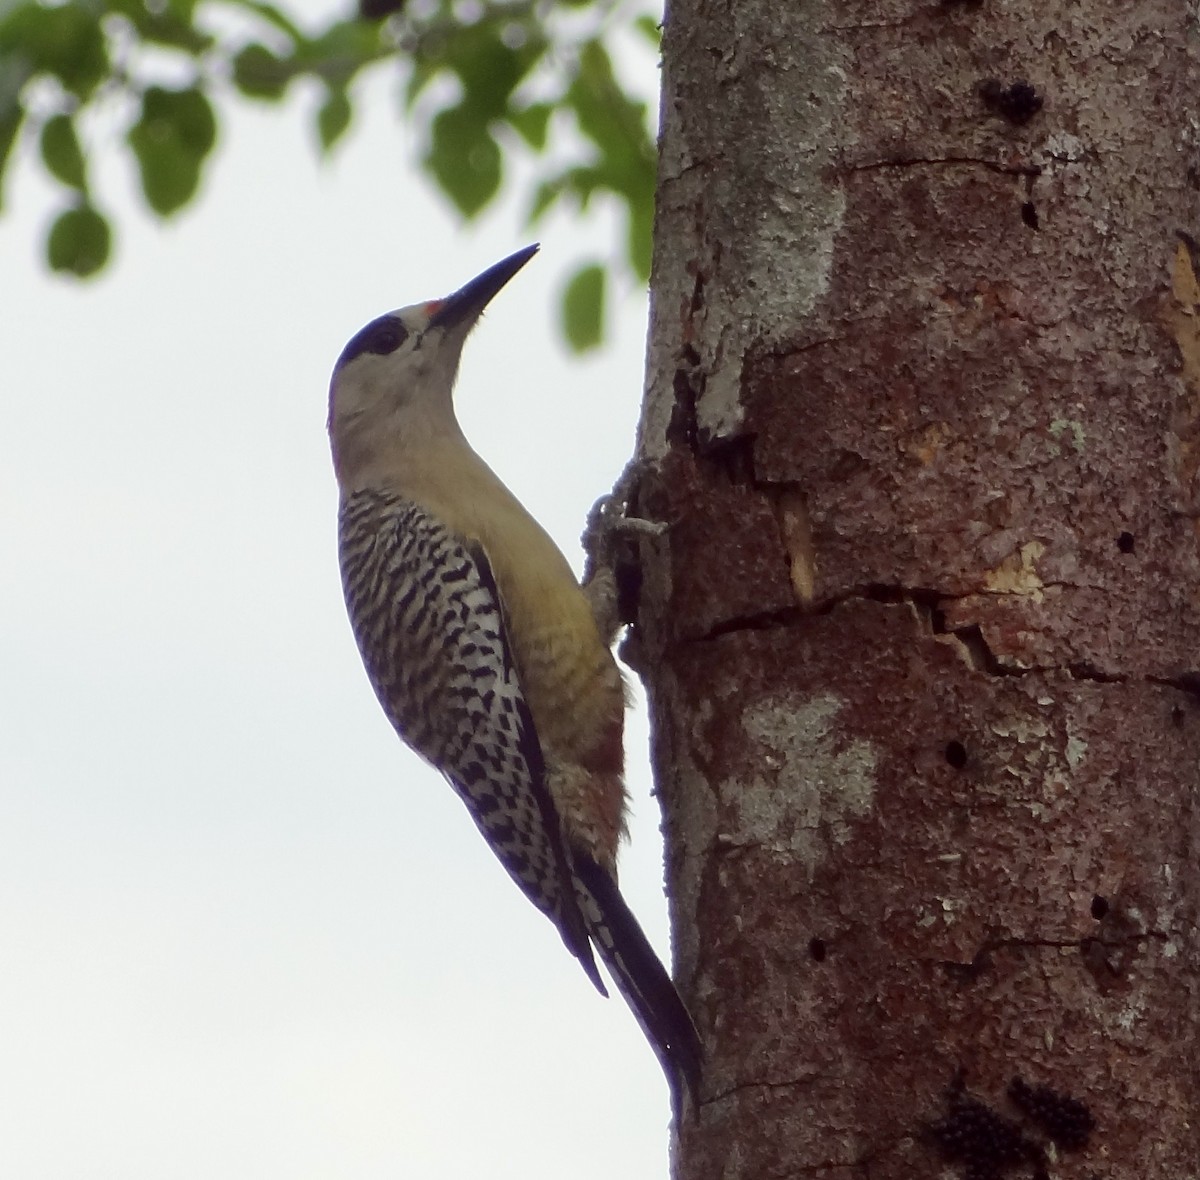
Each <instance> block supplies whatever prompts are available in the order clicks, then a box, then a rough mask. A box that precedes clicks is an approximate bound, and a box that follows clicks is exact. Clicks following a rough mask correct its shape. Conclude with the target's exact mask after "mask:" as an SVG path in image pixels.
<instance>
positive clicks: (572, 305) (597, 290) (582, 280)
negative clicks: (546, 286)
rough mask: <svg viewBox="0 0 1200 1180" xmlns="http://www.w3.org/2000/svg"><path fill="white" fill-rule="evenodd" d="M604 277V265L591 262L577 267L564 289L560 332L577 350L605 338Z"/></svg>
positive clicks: (591, 346) (592, 345)
mask: <svg viewBox="0 0 1200 1180" xmlns="http://www.w3.org/2000/svg"><path fill="white" fill-rule="evenodd" d="M604 279H605V274H604V267H602V266H599V265H597V264H595V263H593V264H592V265H591V266H585V267H582V268H581V269H580V270H577V271H576V272H575V274H574V275H572V276H571V281H570V282H569V283H568V284H567V289H566V291H564V292H563V299H562V327H563V335H564V336H566V338H567V343H568V344H569V345H570V346H571V348H573V349H574V350H575V351H576V352H586V351H587V350H588V349H589V348H596V347H597V346H598V345H599V344H600V342H601V341H602V340H603V339H604Z"/></svg>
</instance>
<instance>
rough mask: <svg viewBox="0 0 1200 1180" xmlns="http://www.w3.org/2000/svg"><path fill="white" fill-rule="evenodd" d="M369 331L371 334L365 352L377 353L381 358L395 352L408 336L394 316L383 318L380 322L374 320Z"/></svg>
mask: <svg viewBox="0 0 1200 1180" xmlns="http://www.w3.org/2000/svg"><path fill="white" fill-rule="evenodd" d="M369 330H370V333H371V334H370V336H369V337H368V339H367V352H377V353H379V354H380V355H381V356H386V355H387V354H388V353H389V352H395V351H396V349H397V348H399V347H400V345H401V344H403V343H404V338H405V336H407V335H408V333H407V332H405V330H404V325H403V324H402V323H401V322H400V321H399V320H398V319H396V318H395V317H394V316H385V317H384V318H383V319H381V320H376V321H375V322H374V323H373V324H372V325H371V327H370V329H369Z"/></svg>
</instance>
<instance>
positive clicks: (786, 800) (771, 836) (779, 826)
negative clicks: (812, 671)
mask: <svg viewBox="0 0 1200 1180" xmlns="http://www.w3.org/2000/svg"><path fill="white" fill-rule="evenodd" d="M844 705H845V702H844V701H843V700H841V699H840V698H839V697H836V696H833V695H821V696H815V697H810V698H808V699H797V698H796V697H794V696H787V697H783V698H776V699H771V698H767V699H760V700H758V701H755V702H754V703H753V704H752V705H750V706H749V707H748V708H747V709H746V711H745V712H744V714H743V716H742V726H743V729H744V730H745V733H746V737H747V740H748V742H749V744H750V750H751V755H752V757H754V758H755V759H756V761H757V764H758V766H759V767H760V770H759V772H758V773H756V774H753V775H751V776H749V777H748V778H746V779H745V780H743V781H741V782H739V783H726V784H724V786H723V789H722V794H725V795H727V797H729V798H730V799H731V801H732V802H733V806H734V809H735V812H736V817H737V819H736V825H735V827H736V831H735V832H733V833H730V839H732V840H734V841H736V842H737V843H745V844H753V845H756V846H759V847H762V848H766V849H769V850H772V851H775V852H779V853H783V854H785V855H787V856H789V857H792V858H794V859H796V860H797V861H799V862H800V863H801V864H802V865H804V866H805V868H806V870H807V873H808V877H809V879H810V880H811V879H812V877H813V874H814V873H815V871H816V869H817V867H818V866H819V865H820V864H821V862H822V861H823V860H824V859H825V858H826V856H827V855H828V854H829V852H830V851H831V850H832V849H833V848H834V847H835V846H838V845H841V844H845V843H846V841H847V840H848V839H849V838H850V835H851V825H852V821H853V820H854V819H856V818H859V817H862V816H865V815H866V814H867V813H868V812H869V811H870V808H871V805H872V802H873V799H874V794H875V770H876V765H877V763H878V755H877V753H876V750H875V748H874V746H873V745H872V744H871V743H870V742H867V741H864V740H862V739H861V738H849V737H847V736H846V735H845V734H844V733H843V732H842V731H841V728H840V727H839V725H838V720H837V719H838V715H839V713H841V711H842V709H843V707H844Z"/></svg>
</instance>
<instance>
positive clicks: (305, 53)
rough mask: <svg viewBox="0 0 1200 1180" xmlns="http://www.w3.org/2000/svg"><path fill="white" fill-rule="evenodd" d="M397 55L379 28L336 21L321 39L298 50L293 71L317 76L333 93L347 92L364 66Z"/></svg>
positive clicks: (316, 38)
mask: <svg viewBox="0 0 1200 1180" xmlns="http://www.w3.org/2000/svg"><path fill="white" fill-rule="evenodd" d="M394 53H395V49H394V48H393V46H392V45H391V44H390V43H389V42H388V41H387V40H386V39H385V38H384V37H383V35H382V34H381V32H380V27H379V26H378V25H371V24H364V23H363V22H362V21H359V20H344V21H336V22H335V23H334V24H332V25H330V26H329V28H327V29H326V30H325V32H323V33H321V34H320V35H319V36H317V37H314V38H312V40H310V41H308V42H307V43H306V44H304V45H298V46H297V47H296V52H295V54H294V55H293V57H292V68H293V71H294V72H296V73H299V72H301V71H305V72H308V73H310V74H316V76H317V77H318V78H320V79H322V81H324V82H325V84H326V85H327V86H330V87H332V88H333V89H344V88H345V87H346V85H347V84H348V83H349V82H350V80H351V79H352V78H353V77H354V76H355V74H357V73H358V71H359V70H361V69H363V67H364V66H368V65H370V64H371V63H372V62H376V61H379V60H380V59H381V58H384V57H390V56H392V55H393V54H394Z"/></svg>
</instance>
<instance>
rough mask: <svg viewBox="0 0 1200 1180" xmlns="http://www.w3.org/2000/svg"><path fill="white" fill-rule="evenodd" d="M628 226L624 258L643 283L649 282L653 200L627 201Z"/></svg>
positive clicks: (651, 254) (652, 235)
mask: <svg viewBox="0 0 1200 1180" xmlns="http://www.w3.org/2000/svg"><path fill="white" fill-rule="evenodd" d="M628 208H629V224H628V228H627V231H626V236H625V248H626V256H627V257H628V259H629V265H630V266H631V267H632V268H633V273H634V274H635V275H637V277H638V278H639V279H640V280H641V281H642V282H643V283H648V282H649V281H650V263H651V260H652V256H653V252H654V198H653V196H652V195H651V196H648V197H647V198H646V199H642V200H636V201H635V200H633V199H630V201H629V205H628Z"/></svg>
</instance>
